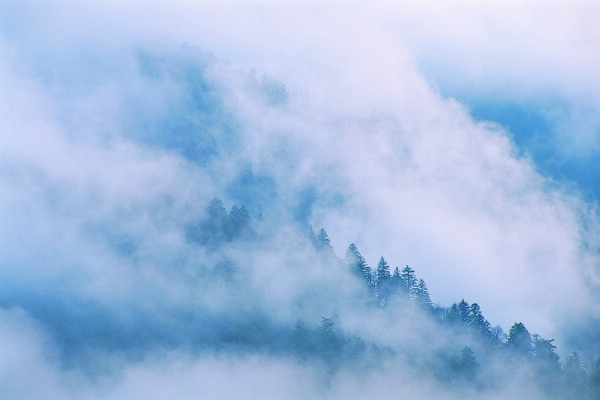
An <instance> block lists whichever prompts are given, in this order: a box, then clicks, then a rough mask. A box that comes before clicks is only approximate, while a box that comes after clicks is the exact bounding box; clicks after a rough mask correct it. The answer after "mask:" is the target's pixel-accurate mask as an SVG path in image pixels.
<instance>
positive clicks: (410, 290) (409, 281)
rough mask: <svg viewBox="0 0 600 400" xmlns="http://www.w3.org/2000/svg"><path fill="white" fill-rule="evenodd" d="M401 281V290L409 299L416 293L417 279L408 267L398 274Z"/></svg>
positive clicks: (413, 271) (412, 270)
mask: <svg viewBox="0 0 600 400" xmlns="http://www.w3.org/2000/svg"><path fill="white" fill-rule="evenodd" d="M400 278H401V279H402V288H403V289H404V291H405V292H406V293H407V294H408V295H409V296H411V297H414V296H415V295H416V293H417V285H418V281H417V277H416V276H415V270H414V269H412V268H411V267H409V266H408V265H407V266H406V267H404V269H403V270H402V274H400Z"/></svg>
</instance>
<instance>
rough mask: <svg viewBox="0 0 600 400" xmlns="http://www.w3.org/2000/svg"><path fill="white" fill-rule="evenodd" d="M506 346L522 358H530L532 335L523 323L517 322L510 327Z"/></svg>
mask: <svg viewBox="0 0 600 400" xmlns="http://www.w3.org/2000/svg"><path fill="white" fill-rule="evenodd" d="M506 346H507V347H508V348H509V349H510V350H512V351H513V352H514V353H515V354H517V355H518V356H519V357H521V358H529V357H530V356H531V352H532V340H531V335H530V334H529V331H528V330H527V328H525V325H523V323H521V322H515V324H514V325H513V326H512V327H511V328H510V330H509V331H508V341H507V343H506Z"/></svg>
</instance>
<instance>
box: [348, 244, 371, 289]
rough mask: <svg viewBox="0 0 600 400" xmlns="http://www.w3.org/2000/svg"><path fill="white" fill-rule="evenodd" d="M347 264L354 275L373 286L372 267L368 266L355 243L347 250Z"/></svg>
mask: <svg viewBox="0 0 600 400" xmlns="http://www.w3.org/2000/svg"><path fill="white" fill-rule="evenodd" d="M345 262H346V265H347V266H348V267H349V268H350V271H352V273H354V274H355V275H357V276H360V277H361V278H362V279H363V280H364V281H365V282H366V283H367V284H368V285H369V286H371V285H372V280H373V277H372V274H371V267H369V266H368V265H367V262H366V260H365V259H364V257H363V256H362V255H361V254H360V252H359V251H358V248H357V247H356V245H355V244H354V243H350V246H348V250H346V257H345Z"/></svg>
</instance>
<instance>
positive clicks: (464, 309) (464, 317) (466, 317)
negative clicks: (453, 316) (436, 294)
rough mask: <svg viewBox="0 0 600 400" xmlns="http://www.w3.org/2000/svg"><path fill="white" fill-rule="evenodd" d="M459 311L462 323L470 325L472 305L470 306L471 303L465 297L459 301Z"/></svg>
mask: <svg viewBox="0 0 600 400" xmlns="http://www.w3.org/2000/svg"><path fill="white" fill-rule="evenodd" d="M458 313H459V315H460V320H461V321H462V323H463V324H465V325H469V322H471V307H470V306H469V303H467V302H466V301H465V299H462V300H461V301H460V303H458Z"/></svg>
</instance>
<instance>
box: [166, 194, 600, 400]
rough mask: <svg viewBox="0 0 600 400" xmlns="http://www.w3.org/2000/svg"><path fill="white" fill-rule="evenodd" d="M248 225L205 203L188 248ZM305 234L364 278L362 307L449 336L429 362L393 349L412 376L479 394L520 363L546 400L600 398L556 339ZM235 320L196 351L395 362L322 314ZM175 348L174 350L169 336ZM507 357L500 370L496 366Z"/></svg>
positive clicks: (594, 380) (219, 269) (409, 272)
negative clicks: (507, 323) (414, 320)
mask: <svg viewBox="0 0 600 400" xmlns="http://www.w3.org/2000/svg"><path fill="white" fill-rule="evenodd" d="M253 224H254V221H252V220H251V219H250V217H249V214H248V211H247V210H246V208H245V207H244V206H241V207H238V206H237V205H235V206H233V207H232V209H231V211H229V212H227V210H226V209H225V207H224V205H223V203H222V202H221V201H220V200H218V199H216V198H215V199H213V200H212V201H211V202H210V204H209V206H208V207H207V210H206V216H205V218H204V219H203V220H202V221H200V222H198V223H196V224H193V225H191V226H190V227H189V229H187V233H188V236H189V237H190V238H191V239H192V240H193V241H195V242H196V243H199V244H202V245H205V246H206V247H207V248H208V249H212V250H219V249H220V246H222V245H223V244H224V243H227V242H231V241H234V240H239V239H241V238H244V237H247V236H246V235H247V234H248V232H252V228H253V227H255V229H256V226H257V225H255V224H254V225H253ZM308 236H309V239H310V241H311V242H312V244H313V245H314V246H315V248H316V249H317V250H318V251H319V252H320V254H321V255H322V256H323V257H321V259H322V260H327V261H328V262H330V263H331V265H332V266H342V265H343V266H345V270H346V271H348V272H349V273H351V274H353V275H354V276H356V277H357V278H358V279H360V280H361V281H362V282H363V284H364V286H365V288H366V290H364V296H365V298H366V299H368V301H367V302H366V303H367V304H370V305H377V306H379V307H382V308H391V309H393V310H394V311H393V312H400V313H401V312H404V311H406V310H407V308H406V306H407V305H409V304H412V305H415V307H414V308H411V312H410V313H407V315H409V316H410V315H412V312H413V311H418V310H419V309H422V310H425V311H426V312H425V313H422V314H420V315H421V317H426V318H429V319H430V322H431V323H433V324H439V325H438V326H439V327H440V335H448V336H449V338H450V339H451V340H448V341H447V343H448V344H447V345H446V347H445V348H444V349H443V350H439V352H438V353H436V356H434V357H433V358H429V359H427V356H424V355H423V354H424V353H427V352H424V353H423V352H421V353H420V354H418V355H417V356H415V357H414V358H413V356H412V355H411V351H412V350H406V349H404V350H401V351H402V352H404V353H400V356H404V357H406V358H407V359H409V360H412V361H411V363H413V362H414V364H415V368H416V369H415V371H417V370H418V371H420V372H425V373H430V374H431V376H434V377H436V378H437V379H439V380H440V381H441V382H446V383H448V384H451V385H454V386H456V387H462V386H465V387H470V388H474V389H475V390H481V388H482V387H486V385H492V386H493V385H495V384H500V385H501V384H502V379H504V378H498V380H497V381H496V380H495V379H496V378H490V375H491V374H496V373H498V372H500V375H502V373H505V378H506V377H510V374H511V373H512V371H510V370H505V371H504V372H502V371H498V370H497V368H499V367H498V365H500V366H502V367H501V368H506V367H507V365H508V366H510V365H511V363H513V364H518V368H519V370H520V371H524V372H525V373H527V375H526V376H527V377H528V378H527V379H530V382H531V385H532V386H533V387H535V390H539V391H540V392H541V393H543V394H544V396H545V398H548V399H563V398H565V399H566V398H568V399H586V400H587V399H592V398H596V399H600V358H599V359H597V361H596V363H595V364H594V365H593V366H592V367H591V368H590V369H589V370H588V369H586V366H585V364H584V363H583V362H582V361H581V360H580V358H579V356H578V355H577V353H573V354H572V355H571V356H569V357H568V358H567V359H566V361H565V362H564V363H563V364H562V365H561V362H560V359H559V356H558V354H557V352H556V346H555V345H554V341H553V340H552V339H551V340H548V339H544V338H542V337H540V336H539V335H531V334H530V333H529V331H528V330H527V329H526V328H525V325H524V324H523V323H521V322H518V323H515V324H514V325H513V326H512V327H511V328H510V331H509V332H508V336H507V335H505V334H504V333H503V331H502V328H500V327H499V326H496V327H493V328H492V326H491V324H490V323H489V322H488V321H487V320H486V318H485V317H484V316H483V313H482V310H481V308H480V306H479V305H478V304H477V303H472V304H469V303H468V302H467V301H466V300H465V299H461V301H460V302H458V303H454V304H452V306H451V307H449V308H444V307H441V306H438V305H434V304H433V303H432V301H431V298H430V294H429V290H428V288H427V285H426V283H425V281H424V280H422V279H418V278H417V276H416V274H415V271H414V270H413V269H412V268H410V267H409V266H406V267H405V268H403V269H402V270H400V269H399V268H398V267H396V268H395V269H394V271H393V272H391V271H390V266H389V264H388V263H387V261H386V260H385V258H384V257H383V256H382V257H381V258H380V259H379V262H378V264H377V268H376V270H375V271H374V273H373V271H372V269H371V267H369V265H368V264H367V262H366V260H365V258H364V257H363V256H362V255H361V254H360V252H359V251H358V248H357V247H356V245H355V244H354V243H352V244H350V246H349V247H348V249H347V251H346V253H345V259H344V262H343V263H342V261H341V260H339V259H337V257H335V254H334V253H333V249H332V247H331V241H330V238H329V236H328V234H327V232H326V231H325V229H323V228H321V229H320V230H319V232H318V233H317V234H315V233H314V232H313V231H312V228H311V229H310V231H309V235H308ZM226 250H230V248H226ZM223 254H227V253H226V252H223ZM241 269H242V266H241V265H240V266H237V265H235V264H234V263H233V262H232V261H230V260H229V259H228V258H226V257H222V258H221V259H220V261H218V262H217V263H216V264H215V266H214V268H213V269H212V271H211V270H210V269H208V270H207V272H208V273H207V275H208V276H210V279H214V281H212V282H211V284H222V285H224V287H236V285H237V284H238V283H240V282H243V279H240V278H239V276H238V274H239V273H240V271H241ZM343 271H344V269H340V273H344V272H343ZM210 272H212V275H211V274H210ZM341 281H342V280H340V282H341ZM332 285H333V286H332V290H335V289H336V288H335V283H332ZM395 296H398V297H397V298H396V299H397V301H393V300H392V301H390V300H391V299H395ZM382 312H385V310H382ZM191 314H193V313H191ZM242 314H244V315H241V316H240V315H237V314H235V313H234V314H232V315H234V316H228V317H226V318H214V320H215V321H217V322H213V320H212V319H210V321H211V325H210V326H211V329H210V331H204V330H203V329H205V328H204V326H206V325H207V324H204V325H199V327H198V328H197V334H196V337H197V338H201V339H198V340H199V342H198V344H196V343H195V344H194V346H198V347H200V346H206V347H211V346H212V347H214V348H217V349H221V348H223V349H232V348H235V349H238V350H240V349H241V350H243V351H265V350H267V351H269V352H272V353H276V354H280V355H290V356H293V357H295V358H297V359H298V360H301V361H302V362H307V363H318V364H319V365H321V366H325V370H326V371H327V373H328V374H329V373H335V371H337V370H338V369H339V368H342V367H344V368H346V367H350V368H356V370H360V371H361V373H362V371H363V370H362V369H361V368H373V367H378V368H381V366H382V365H384V364H382V362H383V361H384V360H385V359H386V358H389V357H395V356H396V353H395V352H394V350H392V349H390V348H388V347H385V343H380V342H378V341H376V342H375V343H366V342H365V341H364V340H363V339H362V338H361V337H360V336H358V335H352V334H347V333H345V332H344V331H343V330H342V329H341V326H340V322H339V321H338V320H337V319H336V318H327V317H322V318H321V320H320V323H318V324H316V323H315V324H314V325H307V324H306V323H305V322H303V321H300V320H299V321H298V322H297V323H296V325H295V326H294V327H289V326H282V325H277V324H275V323H274V322H273V321H272V320H271V319H270V318H269V317H268V315H266V314H263V313H261V312H254V313H250V314H248V315H246V314H245V313H242ZM390 315H393V314H390ZM207 320H208V319H207ZM416 326H420V325H419V324H417V325H416ZM161 334H162V333H161ZM434 340H435V338H434ZM200 342H201V344H200ZM442 342H443V341H442ZM174 345H178V342H177V341H176V340H174ZM465 345H467V346H465ZM421 350H422V349H421ZM236 351H237V350H236ZM433 352H435V350H434V351H433ZM476 353H477V356H476ZM506 360H508V364H503V363H504V362H505V361H506ZM488 381H489V382H488Z"/></svg>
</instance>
